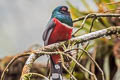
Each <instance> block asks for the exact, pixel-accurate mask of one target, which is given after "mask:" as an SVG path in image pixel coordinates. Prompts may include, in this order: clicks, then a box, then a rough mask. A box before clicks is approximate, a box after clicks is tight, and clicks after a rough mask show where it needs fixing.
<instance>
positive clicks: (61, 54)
mask: <svg viewBox="0 0 120 80" xmlns="http://www.w3.org/2000/svg"><path fill="white" fill-rule="evenodd" d="M63 54H64V53H62V52H60V56H61V61H62V66H63V68H64V69H65V70H66V71H67V72H68V73H69V74H70V75H71V77H72V78H73V79H74V80H77V79H76V78H75V77H74V76H73V75H72V74H71V73H70V71H69V70H68V69H67V68H66V67H65V65H64V59H63Z"/></svg>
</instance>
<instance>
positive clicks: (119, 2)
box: [106, 1, 120, 5]
mask: <svg viewBox="0 0 120 80" xmlns="http://www.w3.org/2000/svg"><path fill="white" fill-rule="evenodd" d="M106 4H107V5H112V4H120V1H118V2H110V3H106Z"/></svg>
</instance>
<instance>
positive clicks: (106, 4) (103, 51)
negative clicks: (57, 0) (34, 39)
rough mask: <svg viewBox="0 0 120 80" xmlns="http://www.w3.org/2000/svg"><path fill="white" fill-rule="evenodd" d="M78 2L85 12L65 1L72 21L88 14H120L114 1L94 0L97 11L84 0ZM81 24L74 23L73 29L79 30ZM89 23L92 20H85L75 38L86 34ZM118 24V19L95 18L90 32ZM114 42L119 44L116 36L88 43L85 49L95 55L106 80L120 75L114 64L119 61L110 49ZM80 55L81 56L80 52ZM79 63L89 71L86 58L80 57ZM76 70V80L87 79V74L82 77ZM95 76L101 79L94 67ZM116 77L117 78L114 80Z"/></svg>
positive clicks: (119, 9) (116, 64) (117, 67)
mask: <svg viewBox="0 0 120 80" xmlns="http://www.w3.org/2000/svg"><path fill="white" fill-rule="evenodd" d="M80 1H81V2H82V4H83V5H84V6H85V8H86V9H87V11H81V10H79V8H76V5H73V4H72V3H71V2H70V1H69V0H67V1H66V2H67V4H68V5H69V7H70V10H71V13H72V18H73V20H74V19H76V18H78V17H82V16H85V15H87V14H90V13H120V7H119V6H120V4H119V2H118V4H117V3H116V2H115V0H94V1H93V3H95V4H96V7H97V8H98V10H97V11H94V9H92V8H91V5H89V4H88V2H87V1H86V0H80ZM111 1H112V2H111ZM81 23H82V21H79V22H75V23H74V27H75V28H79V27H80V26H81ZM91 23H92V19H88V20H86V22H85V25H84V27H83V28H82V29H81V30H80V31H79V32H78V33H77V34H76V36H78V35H83V34H86V33H88V32H89V30H90V26H91ZM119 23H120V19H119V18H97V19H96V20H95V21H94V25H93V28H92V31H97V30H100V29H104V28H106V27H109V26H112V25H115V26H116V25H120V24H119ZM116 41H118V42H119V40H118V38H117V37H116V36H109V37H106V38H100V39H97V40H95V41H90V44H89V45H88V46H87V48H86V50H88V51H89V52H91V53H92V54H93V55H94V54H95V53H96V55H95V60H96V61H97V62H98V64H99V66H100V67H101V68H102V69H103V70H104V72H105V77H106V80H112V79H113V78H114V80H118V77H119V76H120V74H118V70H119V69H120V66H118V64H119V63H116V60H118V61H119V59H120V58H119V59H118V58H117V57H116V56H115V55H114V54H113V53H114V51H113V50H112V48H113V47H115V45H114V44H115V43H116ZM95 49H96V50H95ZM80 53H81V54H82V52H80ZM81 54H80V55H81ZM118 54H119V53H118ZM117 56H118V55H117ZM111 60H112V61H111ZM80 63H82V64H84V66H86V67H87V68H88V69H89V70H91V65H92V64H91V63H90V61H89V59H88V57H86V56H85V55H83V56H82V60H81V61H80ZM73 65H74V63H72V64H71V68H73ZM71 68H70V69H71ZM76 68H77V67H76ZM76 68H75V72H74V75H77V76H79V78H78V80H80V79H81V78H86V79H88V78H89V75H88V74H86V75H85V76H82V75H83V74H82V72H81V71H80V69H77V70H76ZM78 72H79V73H78ZM81 74H82V75H81ZM95 74H96V75H97V78H98V80H101V77H100V75H99V74H100V72H99V71H98V69H97V68H96V67H95ZM116 75H117V78H115V77H116ZM118 75H119V76H118Z"/></svg>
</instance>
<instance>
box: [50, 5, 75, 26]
mask: <svg viewBox="0 0 120 80" xmlns="http://www.w3.org/2000/svg"><path fill="white" fill-rule="evenodd" d="M52 18H57V19H58V20H59V21H60V22H62V23H65V24H67V25H69V26H71V27H72V26H73V23H72V18H71V16H70V12H69V11H68V7H67V6H58V7H57V8H55V9H54V10H53V12H52V16H51V19H52Z"/></svg>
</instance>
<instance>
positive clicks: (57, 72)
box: [50, 62, 63, 80]
mask: <svg viewBox="0 0 120 80" xmlns="http://www.w3.org/2000/svg"><path fill="white" fill-rule="evenodd" d="M50 80H63V79H62V66H61V63H58V64H54V63H53V62H52V64H51V77H50Z"/></svg>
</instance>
